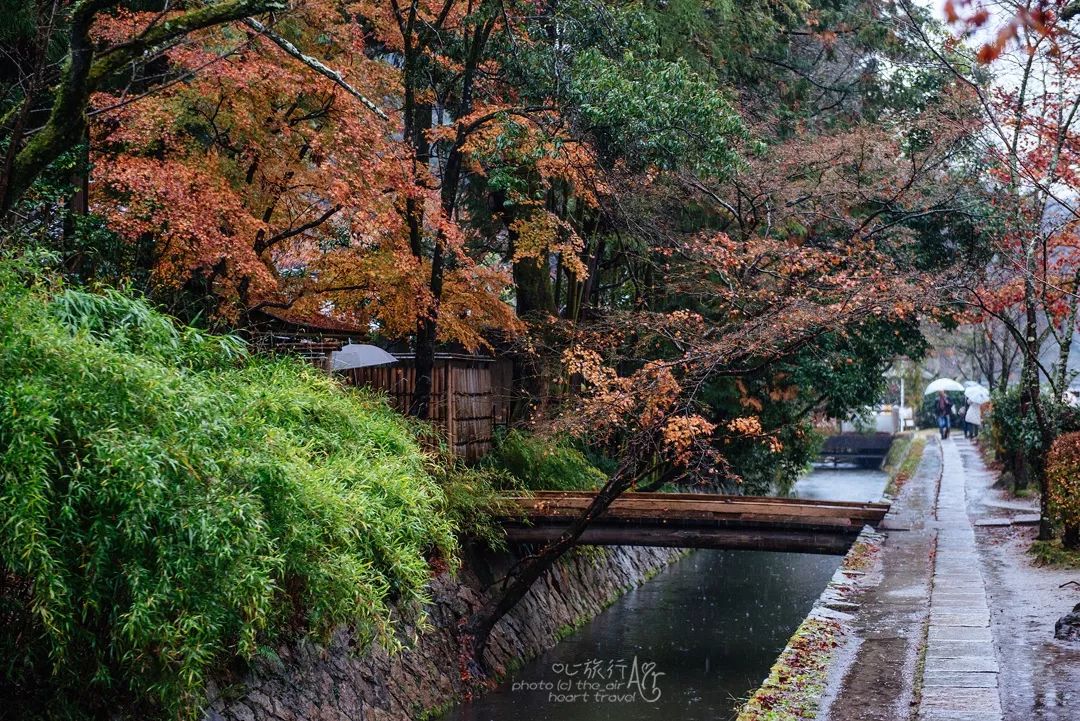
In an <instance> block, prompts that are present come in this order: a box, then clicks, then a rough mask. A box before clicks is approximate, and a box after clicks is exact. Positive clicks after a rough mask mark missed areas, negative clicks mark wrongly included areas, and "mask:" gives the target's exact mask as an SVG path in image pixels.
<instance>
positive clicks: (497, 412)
mask: <svg viewBox="0 0 1080 721" xmlns="http://www.w3.org/2000/svg"><path fill="white" fill-rule="evenodd" d="M367 337H368V333H367V332H366V331H364V330H363V329H360V328H352V327H349V326H347V325H344V324H342V323H339V322H338V321H335V320H333V319H331V318H326V317H324V316H305V317H299V316H297V315H294V314H290V313H288V312H283V311H278V310H274V311H269V312H265V320H264V321H261V322H260V323H259V324H258V325H257V326H255V329H254V330H253V331H252V342H253V344H254V345H255V346H256V348H258V349H260V350H263V351H266V352H273V353H287V354H290V355H297V356H300V357H302V358H305V359H306V360H308V361H309V362H311V363H312V364H314V365H316V366H318V367H320V368H329V367H330V354H331V353H333V352H334V351H337V350H340V349H341V347H342V346H343V345H345V344H346V343H350V342H365V339H366V338H367ZM387 350H388V351H389V352H390V353H391V354H392V355H393V356H394V357H395V358H397V362H396V363H393V364H388V365H379V366H368V367H365V368H351V369H349V370H345V371H338V372H337V373H338V374H339V376H340V377H341V378H342V379H343V380H345V382H347V383H349V384H352V385H355V386H362V387H367V388H373V389H376V390H378V391H380V392H382V393H385V394H386V398H387V400H388V401H389V403H390V405H391V406H392V407H394V408H395V409H397V410H398V411H400V412H401V413H408V410H409V406H410V405H411V404H412V394H413V388H414V387H415V384H416V364H415V356H414V355H413V353H411V352H409V351H405V350H402V349H396V348H395V347H393V346H391V347H389V348H387ZM431 381H432V389H431V403H430V410H429V414H430V419H431V421H432V423H434V424H435V425H436V426H437V427H439V428H440V429H441V430H442V432H443V434H444V436H445V438H446V442H447V445H448V446H449V447H450V449H451V450H452V451H453V452H454V453H455V454H456V455H458V456H460V457H462V458H463V459H465V460H466V461H470V462H471V461H475V460H477V459H479V458H482V457H483V456H484V455H486V454H487V453H489V452H491V450H492V447H493V444H494V438H495V429H496V428H497V427H499V426H507V425H509V423H510V413H511V388H512V381H513V362H512V361H511V360H510V359H509V358H497V357H494V356H490V355H483V354H477V353H468V352H465V351H464V349H453V348H443V349H440V351H439V352H437V353H436V354H435V367H434V369H433V371H432V379H431Z"/></svg>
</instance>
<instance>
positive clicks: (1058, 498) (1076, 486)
mask: <svg viewBox="0 0 1080 721" xmlns="http://www.w3.org/2000/svg"><path fill="white" fill-rule="evenodd" d="M1046 479H1047V483H1048V484H1049V499H1050V517H1051V518H1052V519H1053V520H1054V522H1055V523H1059V524H1061V526H1062V527H1063V528H1064V536H1063V539H1064V543H1065V545H1066V546H1068V547H1072V548H1077V547H1080V433H1066V434H1064V435H1061V436H1058V438H1057V439H1056V440H1055V441H1054V444H1053V446H1051V447H1050V453H1049V455H1048V457H1047V470H1046Z"/></svg>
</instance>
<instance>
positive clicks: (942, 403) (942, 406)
mask: <svg viewBox="0 0 1080 721" xmlns="http://www.w3.org/2000/svg"><path fill="white" fill-rule="evenodd" d="M963 390H964V386H962V385H960V384H959V383H957V382H956V381H954V380H953V379H952V378H938V379H937V380H936V381H934V382H933V383H931V384H930V385H928V386H926V390H924V391H923V395H924V396H930V395H934V394H935V393H936V394H937V398H935V399H934V415H935V416H937V424H938V430H940V431H941V439H942V440H945V439H946V438H948V437H949V429H950V428H951V427H952V413H953V402H952V400H951V399H950V398H949V396H947V395H946V392H962V391H963Z"/></svg>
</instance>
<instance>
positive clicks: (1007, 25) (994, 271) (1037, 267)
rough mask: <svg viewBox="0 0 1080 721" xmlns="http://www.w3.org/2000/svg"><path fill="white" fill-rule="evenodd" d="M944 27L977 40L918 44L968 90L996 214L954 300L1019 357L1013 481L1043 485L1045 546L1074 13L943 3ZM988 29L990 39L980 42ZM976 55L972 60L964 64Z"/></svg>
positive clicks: (1071, 208)
mask: <svg viewBox="0 0 1080 721" xmlns="http://www.w3.org/2000/svg"><path fill="white" fill-rule="evenodd" d="M946 14H947V16H948V18H949V19H950V20H951V21H952V22H953V23H954V24H955V25H956V26H957V27H959V28H960V29H961V31H962V32H963V33H964V34H966V35H968V36H969V38H971V39H974V43H973V44H974V45H976V46H977V47H976V48H975V49H971V50H969V49H967V46H965V45H963V44H962V43H960V42H959V41H958V40H957V39H956V38H950V39H948V40H946V42H945V43H944V44H938V43H935V42H934V41H932V40H931V39H930V38H929V37H928V36H927V35H926V34H925V33H924V35H923V38H924V41H925V42H926V43H927V45H928V47H930V48H932V49H933V52H934V55H935V57H936V59H937V61H938V62H939V63H940V64H941V66H942V67H944V68H947V69H948V70H949V72H951V73H953V74H954V76H955V77H956V78H958V79H959V80H960V81H961V82H963V83H965V84H966V85H967V86H968V88H969V89H970V91H971V92H972V94H973V95H974V96H975V97H976V98H977V100H978V105H979V108H980V111H981V113H980V114H981V117H982V122H983V131H982V132H981V133H980V135H979V137H980V139H981V141H982V146H983V148H984V153H985V158H986V162H987V169H986V176H987V179H988V182H989V183H990V184H991V189H990V193H989V195H990V197H991V203H992V205H993V206H994V209H995V211H996V212H995V213H994V216H995V220H996V227H995V231H996V239H995V244H994V251H995V256H994V259H993V261H992V262H991V263H990V265H989V266H988V267H987V268H986V269H985V271H984V272H981V273H978V274H976V275H975V276H974V277H973V278H972V279H971V280H970V281H969V282H967V283H965V284H964V286H963V291H964V292H963V295H962V297H960V298H959V299H958V300H959V302H961V303H963V304H966V305H969V306H971V307H972V308H973V310H974V312H973V314H972V315H971V316H970V317H969V319H973V320H979V318H980V317H982V316H988V317H991V318H993V319H994V320H995V321H996V322H998V323H1000V324H1002V325H1003V326H1004V328H1006V329H1007V330H1008V332H1009V333H1010V334H1011V336H1012V338H1013V340H1014V342H1015V343H1016V344H1017V345H1018V346H1019V348H1020V352H1021V370H1020V413H1021V414H1022V415H1023V416H1025V417H1029V418H1031V419H1032V420H1033V422H1034V427H1035V429H1036V433H1037V435H1038V438H1037V439H1035V440H1034V442H1032V443H1031V444H1029V446H1028V447H1027V449H1026V456H1027V457H1026V458H1025V461H1026V462H1025V464H1024V467H1023V468H1022V469H1019V470H1022V471H1026V473H1020V474H1019V475H1020V479H1019V481H1020V483H1021V484H1023V483H1026V482H1027V480H1028V479H1027V476H1028V475H1030V477H1031V479H1032V480H1034V481H1036V482H1038V483H1039V485H1040V495H1041V504H1040V505H1041V508H1042V509H1043V511H1042V521H1041V523H1040V529H1039V534H1040V538H1042V539H1048V538H1050V537H1051V534H1052V528H1051V523H1050V519H1049V517H1048V516H1047V508H1048V506H1049V497H1048V488H1047V484H1046V483H1044V482H1043V480H1044V478H1043V475H1044V470H1045V460H1046V453H1047V451H1048V450H1049V448H1050V444H1051V442H1052V440H1053V438H1054V435H1055V434H1056V430H1055V422H1054V420H1053V418H1052V417H1051V413H1050V412H1049V411H1048V409H1047V408H1046V407H1045V403H1044V401H1043V399H1042V397H1041V396H1042V389H1043V386H1044V383H1045V385H1046V387H1047V388H1049V391H1050V394H1051V395H1052V396H1053V397H1055V398H1060V397H1061V395H1062V394H1063V393H1064V391H1065V388H1066V386H1067V385H1068V382H1069V381H1070V380H1071V378H1070V377H1069V372H1068V359H1069V354H1070V351H1071V349H1072V346H1073V342H1074V333H1075V326H1076V321H1077V308H1078V306H1077V298H1078V295H1077V290H1078V289H1080V287H1078V285H1077V280H1078V279H1080V276H1078V275H1077V272H1078V270H1080V255H1078V254H1077V250H1078V248H1077V238H1076V229H1077V225H1076V223H1077V220H1080V214H1078V210H1077V207H1076V203H1075V199H1074V197H1073V196H1074V190H1075V187H1076V180H1077V171H1078V170H1080V166H1078V161H1080V156H1078V155H1077V152H1078V150H1080V145H1078V136H1077V132H1078V130H1080V127H1078V122H1077V121H1078V117H1077V116H1078V111H1080V84H1078V83H1080V66H1078V65H1077V61H1076V57H1077V50H1078V49H1080V48H1078V47H1077V45H1076V37H1075V35H1074V33H1073V32H1072V31H1071V30H1070V28H1069V24H1070V22H1071V20H1072V19H1073V18H1074V17H1075V15H1076V12H1075V8H1074V7H1073V6H1072V5H1071V4H1070V3H1067V2H1064V1H1054V2H1010V3H1005V4H1003V5H1001V6H994V7H991V6H989V5H984V4H982V3H975V2H969V3H962V4H953V3H950V4H948V5H947V6H946ZM985 29H994V31H993V32H992V34H991V35H990V36H989V37H984V35H980V33H984V32H985ZM972 55H974V57H971V56H972ZM975 61H978V62H981V63H984V64H989V68H990V69H991V70H993V69H996V68H1000V69H1001V73H1000V76H999V77H998V78H997V79H996V82H993V83H992V84H991V83H987V82H986V79H985V78H980V77H979V76H978V75H977V73H975V72H971V71H969V69H970V68H973V67H974V68H977V67H979V66H978V64H977V63H976V62H975ZM1048 339H1050V340H1053V341H1054V343H1056V345H1057V350H1058V353H1057V357H1056V359H1055V360H1056V362H1050V363H1048V362H1046V359H1045V357H1044V356H1045V350H1046V349H1047V345H1048V343H1047V341H1048Z"/></svg>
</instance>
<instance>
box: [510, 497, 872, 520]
mask: <svg viewBox="0 0 1080 721" xmlns="http://www.w3.org/2000/svg"><path fill="white" fill-rule="evenodd" d="M506 500H507V502H508V503H511V504H512V505H514V506H516V507H517V508H520V509H521V510H522V511H523V512H526V513H538V514H542V513H550V514H553V515H577V514H579V513H580V512H581V511H583V510H584V509H585V508H587V507H588V506H589V505H590V504H591V503H592V499H591V498H589V497H576V498H562V499H545V498H527V497H508V498H507V499H506ZM887 511H888V506H884V505H879V506H878V507H877V508H863V507H860V506H821V505H803V504H801V503H798V502H793V501H789V502H787V503H758V502H755V501H747V502H736V501H729V500H699V499H696V498H695V499H687V500H676V499H658V500H652V499H641V498H621V497H620V498H618V499H616V500H615V501H614V502H612V504H611V505H610V506H609V507H608V513H609V514H630V513H637V514H646V515H655V516H668V517H683V518H689V517H702V516H748V515H753V516H761V517H769V516H783V517H793V518H835V519H846V520H849V521H857V520H858V521H866V522H878V521H880V520H881V519H882V518H884V516H885V513H886V512H887Z"/></svg>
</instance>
